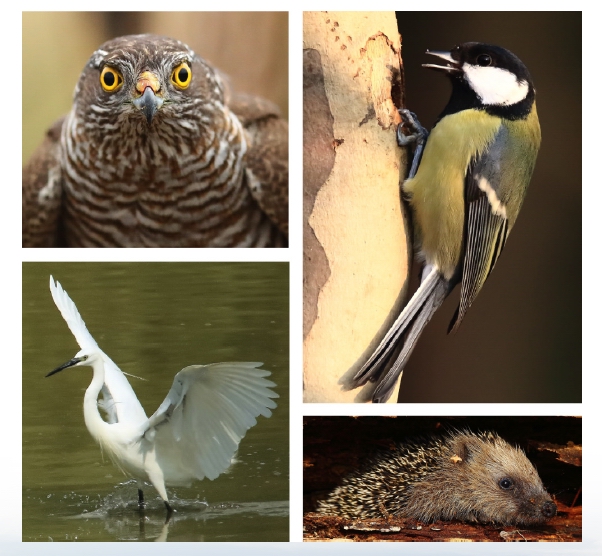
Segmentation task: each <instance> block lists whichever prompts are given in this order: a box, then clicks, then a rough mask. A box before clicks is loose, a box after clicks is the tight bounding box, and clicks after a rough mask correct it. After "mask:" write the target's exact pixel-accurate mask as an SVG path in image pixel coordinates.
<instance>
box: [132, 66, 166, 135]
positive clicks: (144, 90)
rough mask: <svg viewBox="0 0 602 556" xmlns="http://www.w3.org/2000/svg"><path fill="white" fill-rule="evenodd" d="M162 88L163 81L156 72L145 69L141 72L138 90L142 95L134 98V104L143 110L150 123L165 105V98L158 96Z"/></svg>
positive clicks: (137, 85)
mask: <svg viewBox="0 0 602 556" xmlns="http://www.w3.org/2000/svg"><path fill="white" fill-rule="evenodd" d="M160 90H161V83H160V81H159V79H158V77H157V76H156V75H155V74H154V73H152V72H150V71H145V72H143V73H141V74H140V77H139V78H138V81H137V83H136V92H137V93H139V94H140V96H139V97H137V98H135V99H134V100H132V104H133V105H134V106H135V107H136V108H138V110H141V111H142V113H143V114H144V117H145V118H146V121H147V122H148V125H150V124H151V122H152V121H153V117H154V116H155V114H156V113H157V110H159V108H161V106H163V99H162V98H161V97H160V96H158V94H159V92H160Z"/></svg>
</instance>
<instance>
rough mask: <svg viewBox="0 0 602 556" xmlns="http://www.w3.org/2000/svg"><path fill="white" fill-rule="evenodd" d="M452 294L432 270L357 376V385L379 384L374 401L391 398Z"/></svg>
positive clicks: (446, 283) (439, 275)
mask: <svg viewBox="0 0 602 556" xmlns="http://www.w3.org/2000/svg"><path fill="white" fill-rule="evenodd" d="M449 291H450V287H449V283H448V282H447V281H446V280H445V279H444V278H443V277H442V276H441V274H439V272H438V271H437V270H436V269H434V268H433V269H430V271H428V273H427V274H426V275H423V280H422V282H421V284H420V287H419V288H418V290H416V293H415V294H414V295H413V296H412V299H410V301H409V303H408V304H407V305H406V307H405V308H404V309H403V311H402V312H401V314H400V315H399V317H397V320H396V321H395V322H394V323H393V326H392V327H391V328H390V329H389V331H388V332H387V333H386V334H385V337H384V338H383V340H382V341H381V342H380V344H379V345H378V347H377V348H376V350H374V353H373V354H372V355H371V356H370V358H369V359H368V361H366V363H365V364H364V366H363V367H362V368H361V369H360V370H359V372H358V373H357V374H356V375H355V376H354V381H355V385H356V386H361V385H363V384H366V382H368V381H369V380H370V381H372V382H378V383H379V384H378V386H377V388H376V390H375V391H374V395H373V401H374V402H375V403H382V402H385V401H387V400H388V399H389V397H390V396H391V393H392V392H393V387H394V386H395V383H396V381H397V378H398V377H399V375H400V373H401V372H402V371H403V368H404V366H405V365H406V363H407V361H408V359H409V357H410V355H411V354H412V351H413V350H414V346H415V345H416V342H417V340H418V338H419V337H420V334H421V333H422V331H423V329H424V327H425V326H426V324H427V323H428V322H429V321H430V320H431V317H432V316H433V314H434V313H435V311H436V310H437V309H438V308H439V307H440V306H441V304H442V303H443V300H444V299H445V298H446V297H447V294H448V293H449Z"/></svg>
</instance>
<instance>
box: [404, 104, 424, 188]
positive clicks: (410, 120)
mask: <svg viewBox="0 0 602 556" xmlns="http://www.w3.org/2000/svg"><path fill="white" fill-rule="evenodd" d="M399 115H400V116H401V118H402V120H403V121H402V122H401V123H400V124H399V125H398V126H397V132H396V137H397V144H398V145H399V146H400V147H407V146H408V145H410V144H411V143H415V145H416V148H415V149H414V158H413V160H412V166H411V168H410V172H409V174H408V178H413V177H414V176H415V175H416V172H417V171H418V165H419V164H420V159H421V158H422V151H423V150H424V145H425V143H426V140H427V138H428V136H429V132H428V131H427V130H426V129H425V128H424V127H423V126H422V124H421V123H420V122H419V121H418V117H417V116H416V114H414V112H411V111H410V110H407V109H406V108H401V109H400V110H399ZM404 127H405V128H406V129H408V130H409V131H410V132H411V134H410V135H404V134H403V131H402V130H403V128H404Z"/></svg>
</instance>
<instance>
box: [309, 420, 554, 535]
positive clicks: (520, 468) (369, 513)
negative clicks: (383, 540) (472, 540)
mask: <svg viewBox="0 0 602 556" xmlns="http://www.w3.org/2000/svg"><path fill="white" fill-rule="evenodd" d="M317 511H318V512H319V513H321V514H328V515H338V516H341V517H345V518H349V519H354V518H355V519H357V518H361V519H370V518H388V517H389V516H397V517H407V518H414V519H416V520H418V521H422V522H426V523H428V522H432V521H437V520H443V521H445V520H453V519H457V520H461V521H473V522H480V523H497V524H500V525H526V526H529V525H537V524H541V523H544V522H545V521H546V520H547V519H549V518H551V517H552V516H554V515H555V514H556V504H554V502H553V501H552V499H551V498H550V495H549V494H548V493H547V492H546V490H545V488H544V486H543V484H542V482H541V479H540V478H539V475H538V474H537V471H536V470H535V468H534V467H533V465H532V464H531V462H530V461H529V460H528V459H527V456H526V455H525V453H524V452H523V450H521V449H520V448H517V447H514V446H511V445H510V444H508V443H507V442H506V441H505V440H503V439H502V438H500V437H499V436H498V435H497V434H496V433H494V432H481V433H476V434H475V433H472V432H471V431H469V430H465V431H452V432H449V433H448V434H447V435H446V436H442V437H435V436H432V437H428V438H426V439H420V440H414V441H409V442H404V443H396V444H395V445H394V448H393V449H391V450H388V451H385V452H380V453H377V454H376V455H374V456H372V457H371V458H370V459H369V460H368V461H367V462H366V465H365V466H364V467H362V468H361V469H360V470H359V471H355V472H353V473H351V474H350V475H348V476H347V477H345V479H344V480H343V483H342V484H341V485H340V486H339V487H337V488H336V489H335V490H334V491H332V493H331V494H330V495H329V496H328V498H327V499H326V500H323V501H321V502H320V503H319V506H318V510H317Z"/></svg>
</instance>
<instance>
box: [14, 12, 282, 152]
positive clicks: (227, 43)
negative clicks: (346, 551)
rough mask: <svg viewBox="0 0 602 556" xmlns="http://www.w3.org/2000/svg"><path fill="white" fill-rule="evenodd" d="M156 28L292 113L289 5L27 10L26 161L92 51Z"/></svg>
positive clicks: (65, 104) (63, 108)
mask: <svg viewBox="0 0 602 556" xmlns="http://www.w3.org/2000/svg"><path fill="white" fill-rule="evenodd" d="M136 33H155V34H159V35H167V36H170V37H173V38H175V39H178V40H181V41H183V42H185V43H186V44H188V46H190V47H191V48H192V49H193V50H194V51H195V52H196V53H197V54H198V55H199V56H201V57H202V58H204V59H206V60H208V61H210V62H211V63H212V64H213V65H214V66H216V67H217V68H219V69H220V70H221V71H222V72H224V73H225V74H226V75H228V76H229V78H230V82H231V84H232V86H233V87H234V88H235V89H236V90H238V91H242V92H246V93H252V94H257V95H260V96H263V97H264V98H267V99H269V100H272V101H273V102H276V103H277V104H278V105H279V106H280V109H281V110H282V113H283V114H284V116H285V117H287V115H288V13H287V12H193V13H187V12H177V13H168V12H24V13H23V163H25V162H26V161H27V159H28V158H29V156H30V155H31V153H32V151H33V150H34V149H35V147H36V146H37V145H38V144H39V143H40V142H41V140H42V138H43V135H44V132H45V131H46V129H47V128H48V127H49V126H50V125H51V124H52V122H53V121H54V120H55V119H57V118H58V117H60V116H61V115H63V114H65V113H66V112H67V111H68V110H69V109H70V107H71V98H72V95H73V90H74V88H75V85H76V83H77V80H78V77H79V74H80V72H81V71H82V69H83V67H84V65H85V64H86V62H87V61H88V58H89V57H90V55H91V54H92V53H93V52H94V51H95V50H96V49H97V48H98V47H99V46H100V45H101V44H102V43H103V42H105V41H107V40H109V39H112V38H114V37H118V36H120V35H127V34H136Z"/></svg>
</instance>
